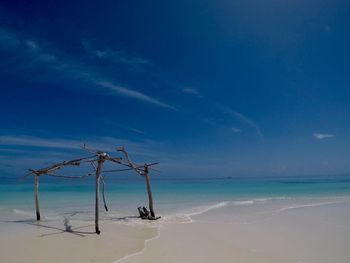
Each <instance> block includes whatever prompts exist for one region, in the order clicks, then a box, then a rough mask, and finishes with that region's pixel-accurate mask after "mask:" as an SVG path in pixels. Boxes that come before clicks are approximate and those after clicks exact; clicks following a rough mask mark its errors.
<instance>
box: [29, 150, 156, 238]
mask: <svg viewBox="0 0 350 263" xmlns="http://www.w3.org/2000/svg"><path fill="white" fill-rule="evenodd" d="M83 149H84V150H87V151H89V152H91V153H93V154H94V155H93V156H88V157H83V158H79V159H74V160H70V161H64V162H59V163H56V164H53V165H51V166H48V167H45V168H41V169H38V170H33V169H30V170H29V173H27V174H26V175H25V176H24V177H23V179H24V178H26V177H28V176H34V198H35V211H36V218H37V220H40V209H39V178H40V177H41V176H43V175H47V176H51V177H59V178H66V179H84V178H87V177H90V176H93V175H95V232H96V233H97V234H100V232H101V231H100V229H99V196H100V187H101V194H102V199H103V204H104V208H105V210H106V211H108V207H107V204H106V196H105V190H106V181H105V176H104V175H103V174H104V173H113V172H122V171H128V170H134V171H135V172H136V173H137V174H138V175H140V176H142V177H144V178H145V182H146V187H147V194H148V204H149V209H150V211H148V210H147V208H146V207H143V208H142V209H141V207H139V209H138V210H139V214H140V217H141V218H142V219H148V220H156V219H158V218H160V217H156V216H155V213H154V208H153V197H152V191H151V184H150V178H149V170H150V169H151V166H154V165H156V164H158V163H150V164H143V165H139V164H136V163H134V162H133V161H131V159H130V157H129V154H128V152H127V151H126V150H125V149H124V147H120V148H118V149H117V150H118V151H119V152H121V153H122V154H123V155H124V159H123V158H122V157H119V156H117V157H111V156H109V155H108V154H107V153H106V152H103V151H98V150H92V149H88V148H87V147H86V146H85V145H84V146H83ZM107 161H109V162H112V163H115V164H117V165H121V166H124V167H125V168H121V169H111V170H106V171H103V166H104V163H105V162H107ZM83 163H90V164H91V166H92V167H93V170H94V172H92V173H87V174H84V175H61V174H57V172H58V171H59V170H61V169H62V168H64V167H67V166H79V165H81V164H83ZM100 182H101V185H100Z"/></svg>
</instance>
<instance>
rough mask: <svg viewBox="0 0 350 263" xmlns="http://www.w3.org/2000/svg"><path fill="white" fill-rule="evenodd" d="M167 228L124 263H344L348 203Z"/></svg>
mask: <svg viewBox="0 0 350 263" xmlns="http://www.w3.org/2000/svg"><path fill="white" fill-rule="evenodd" d="M193 219H194V221H193V222H192V223H185V224H168V225H164V226H163V227H162V229H161V234H160V237H159V238H157V239H155V240H152V241H151V242H149V243H148V244H147V246H146V248H145V249H144V251H143V252H142V253H139V254H137V255H134V256H131V257H129V258H127V259H125V260H123V261H119V262H123V263H141V262H145V263H146V262H149V263H151V262H153V263H154V262H159V263H160V262H181V263H203V262H208V263H209V262H236V263H265V262H266V263H281V262H283V263H289V262H294V263H306V262H308V263H329V262H333V263H335V262H337V263H345V262H349V258H350V251H349V247H348V244H349V242H350V225H349V223H348V222H349V219H350V202H349V201H345V202H343V201H339V202H338V201H335V202H333V201H325V200H322V201H315V200H308V201H303V202H301V203H300V204H298V205H291V204H288V202H282V203H278V202H277V203H275V204H272V205H257V206H254V205H246V206H244V205H242V206H238V207H233V206H232V207H230V206H228V207H223V208H220V209H216V210H212V211H209V212H207V213H204V214H202V215H198V216H193Z"/></svg>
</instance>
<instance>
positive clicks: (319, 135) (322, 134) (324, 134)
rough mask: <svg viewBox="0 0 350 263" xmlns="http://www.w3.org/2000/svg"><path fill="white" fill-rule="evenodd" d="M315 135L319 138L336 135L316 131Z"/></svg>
mask: <svg viewBox="0 0 350 263" xmlns="http://www.w3.org/2000/svg"><path fill="white" fill-rule="evenodd" d="M314 137H315V138H316V139H317V140H324V139H328V138H332V137H334V134H329V133H314Z"/></svg>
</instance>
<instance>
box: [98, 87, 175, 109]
mask: <svg viewBox="0 0 350 263" xmlns="http://www.w3.org/2000/svg"><path fill="white" fill-rule="evenodd" d="M97 84H98V85H100V86H102V87H105V88H108V89H110V90H112V91H114V92H116V93H119V94H121V95H124V96H126V97H130V98H134V99H137V100H141V101H144V102H148V103H151V104H154V105H157V106H160V107H163V108H168V109H171V110H175V111H176V110H177V109H176V108H175V107H173V106H171V105H169V104H167V103H165V102H162V101H160V100H158V99H156V98H153V97H151V96H148V95H145V94H143V93H141V92H139V91H136V90H132V89H127V88H124V87H121V86H118V85H115V84H113V83H110V82H107V81H100V82H97Z"/></svg>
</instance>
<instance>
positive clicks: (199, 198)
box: [0, 175, 350, 214]
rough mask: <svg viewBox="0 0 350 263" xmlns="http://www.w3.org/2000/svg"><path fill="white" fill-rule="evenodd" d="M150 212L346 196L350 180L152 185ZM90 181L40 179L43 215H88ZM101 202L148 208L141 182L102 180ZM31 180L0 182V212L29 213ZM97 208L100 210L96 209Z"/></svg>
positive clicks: (129, 209) (123, 209) (117, 207)
mask: <svg viewBox="0 0 350 263" xmlns="http://www.w3.org/2000/svg"><path fill="white" fill-rule="evenodd" d="M151 183H152V190H153V195H154V202H155V208H156V210H157V211H159V212H160V213H166V212H167V211H168V210H172V211H180V210H181V209H188V208H191V207H194V206H198V205H205V204H211V203H216V202H221V201H232V200H250V199H254V198H272V197H327V196H350V175H342V176H319V177H282V178H277V177H270V178H219V179H178V180H177V179H160V178H156V179H153V180H152V181H151ZM94 191H95V190H94V180H93V178H90V179H88V180H69V179H55V178H49V179H47V178H41V182H40V206H41V208H42V210H44V211H45V210H46V211H51V210H62V211H70V212H72V211H77V210H79V211H87V212H92V211H93V208H94V198H95V197H94V195H95V193H94ZM106 198H107V204H108V206H109V208H110V210H111V211H119V212H120V213H121V214H135V213H136V212H137V211H136V208H137V207H138V206H141V205H147V195H146V188H145V183H144V180H143V178H132V179H129V178H124V179H115V178H108V177H107V178H106ZM33 203H34V200H33V183H32V178H29V179H28V180H26V181H24V182H18V181H17V180H15V179H11V178H0V207H2V209H7V210H11V211H13V209H18V210H25V211H31V210H32V209H33ZM101 208H102V204H101Z"/></svg>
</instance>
